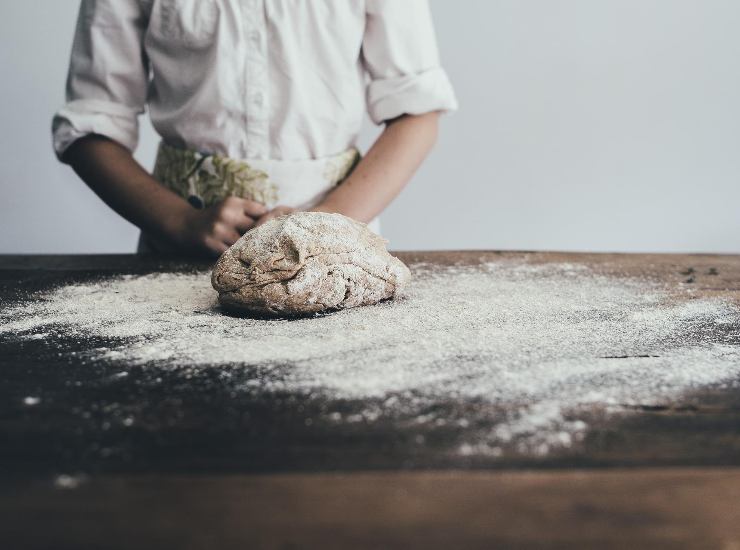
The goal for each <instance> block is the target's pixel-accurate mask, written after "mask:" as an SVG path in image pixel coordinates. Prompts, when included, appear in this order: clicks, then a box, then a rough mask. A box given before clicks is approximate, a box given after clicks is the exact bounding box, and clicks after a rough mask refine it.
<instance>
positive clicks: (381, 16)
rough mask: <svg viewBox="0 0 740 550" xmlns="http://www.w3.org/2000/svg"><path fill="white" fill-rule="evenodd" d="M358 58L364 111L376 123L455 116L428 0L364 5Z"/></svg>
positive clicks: (376, 0) (371, 0)
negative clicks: (362, 77) (363, 85)
mask: <svg viewBox="0 0 740 550" xmlns="http://www.w3.org/2000/svg"><path fill="white" fill-rule="evenodd" d="M366 6H367V8H366V9H367V13H366V27H365V36H364V39H363V44H362V58H363V63H364V66H365V68H366V70H367V73H368V75H369V78H370V81H369V84H368V86H367V90H366V96H367V110H368V113H369V115H370V118H371V119H372V120H373V121H374V122H375V123H376V124H380V123H381V122H383V121H386V120H390V119H393V118H396V117H398V116H401V115H404V114H410V115H420V114H424V113H428V112H432V111H454V110H455V109H457V99H456V98H455V92H454V90H453V88H452V84H451V83H450V80H449V78H448V76H447V73H446V72H445V71H444V69H443V68H442V67H441V65H440V60H439V52H438V50H437V40H436V37H435V32H434V24H433V22H432V16H431V12H430V9H429V3H428V1H427V0H367V3H366Z"/></svg>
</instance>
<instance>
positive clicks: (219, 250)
mask: <svg viewBox="0 0 740 550" xmlns="http://www.w3.org/2000/svg"><path fill="white" fill-rule="evenodd" d="M205 245H206V249H207V251H208V254H209V255H210V256H212V257H214V258H218V257H219V256H221V254H223V253H224V252H226V251H227V250H228V249H229V247H228V246H227V245H226V244H225V243H223V242H221V241H219V240H218V239H214V238H210V237H209V238H208V239H206V243H205Z"/></svg>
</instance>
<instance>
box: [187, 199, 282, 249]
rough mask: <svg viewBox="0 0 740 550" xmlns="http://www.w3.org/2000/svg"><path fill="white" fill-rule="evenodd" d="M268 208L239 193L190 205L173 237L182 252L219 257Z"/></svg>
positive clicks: (252, 225)
mask: <svg viewBox="0 0 740 550" xmlns="http://www.w3.org/2000/svg"><path fill="white" fill-rule="evenodd" d="M267 212H268V209H267V208H266V207H265V206H264V205H263V204H260V203H258V202H255V201H250V200H247V199H242V198H239V197H227V198H226V199H224V200H223V201H221V202H218V203H216V204H214V205H213V206H209V207H208V208H205V209H203V210H196V209H194V208H190V210H186V211H185V214H184V215H183V219H182V220H181V224H182V225H181V229H180V230H179V231H178V235H173V240H174V241H175V243H176V245H177V247H178V248H179V249H181V250H182V251H183V252H185V253H188V254H198V255H202V254H205V255H208V256H212V257H218V256H220V255H221V254H223V252H224V251H226V250H227V249H228V248H229V247H230V246H231V245H232V244H234V243H235V242H236V241H238V240H239V237H241V236H242V235H244V233H246V232H247V231H249V230H250V229H251V228H252V227H254V224H255V220H257V219H258V218H260V217H261V216H264V215H265V214H266V213H267Z"/></svg>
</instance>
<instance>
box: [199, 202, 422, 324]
mask: <svg viewBox="0 0 740 550" xmlns="http://www.w3.org/2000/svg"><path fill="white" fill-rule="evenodd" d="M385 245H386V241H385V239H383V238H382V237H380V236H379V235H377V234H375V233H373V232H372V231H371V230H370V229H368V227H367V225H365V224H364V223H359V222H357V221H355V220H352V219H350V218H347V217H346V216H342V215H341V214H328V213H324V212H296V213H293V214H289V215H287V216H282V217H280V218H276V219H273V220H270V221H269V222H267V223H265V224H264V225H261V226H260V227H258V228H256V229H253V230H252V231H249V232H247V233H246V234H245V235H244V236H243V237H242V238H241V239H239V240H238V241H237V242H236V243H234V245H233V246H232V247H231V248H229V249H228V250H227V251H226V252H224V253H223V255H222V256H221V258H220V259H219V260H218V263H217V264H216V266H215V268H214V269H213V274H212V277H211V283H212V284H213V288H215V289H216V290H217V291H218V293H219V296H218V298H219V302H220V303H221V305H222V306H223V307H224V308H226V309H228V310H232V311H239V312H244V313H250V314H258V315H268V316H300V315H310V314H313V313H320V312H324V311H331V310H338V309H344V308H351V307H357V306H366V305H370V304H375V303H378V302H380V301H381V300H386V299H388V298H393V297H395V296H397V295H398V294H399V293H400V291H401V290H402V288H403V287H404V286H405V285H406V284H407V283H408V281H409V279H410V277H411V273H410V272H409V269H408V267H406V266H405V265H404V264H403V262H401V260H399V259H398V258H395V257H393V256H391V255H390V254H389V253H388V251H387V250H386V247H385Z"/></svg>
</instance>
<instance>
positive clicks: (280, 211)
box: [254, 206, 298, 227]
mask: <svg viewBox="0 0 740 550" xmlns="http://www.w3.org/2000/svg"><path fill="white" fill-rule="evenodd" d="M297 211H298V209H297V208H291V207H290V206H276V207H275V208H273V209H272V210H270V211H269V212H267V213H265V214H263V215H262V216H261V217H260V218H258V219H257V222H256V223H255V224H254V227H259V226H260V225H262V224H263V223H266V222H269V221H270V220H272V219H274V218H279V217H280V216H285V215H286V214H292V213H293V212H297Z"/></svg>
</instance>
